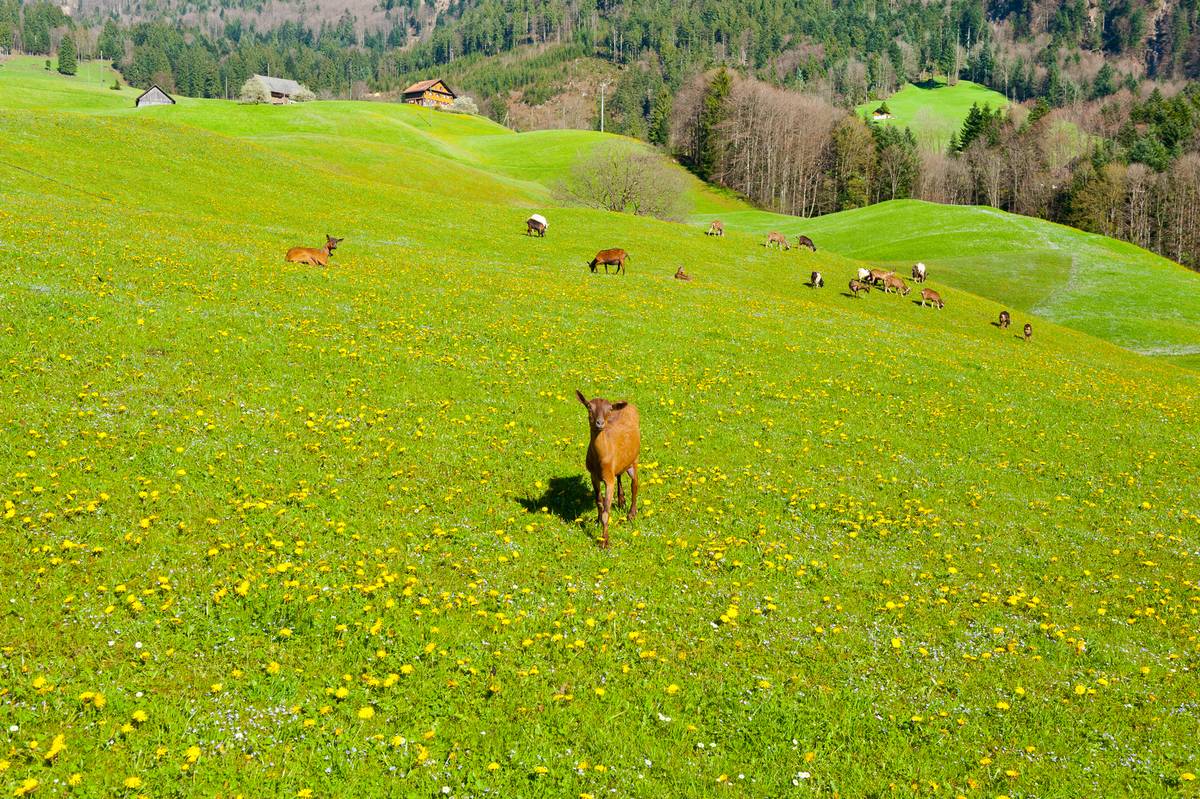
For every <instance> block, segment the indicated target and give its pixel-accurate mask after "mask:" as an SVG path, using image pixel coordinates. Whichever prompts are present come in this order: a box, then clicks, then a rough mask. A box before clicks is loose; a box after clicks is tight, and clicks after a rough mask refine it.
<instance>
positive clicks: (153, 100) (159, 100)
mask: <svg viewBox="0 0 1200 799" xmlns="http://www.w3.org/2000/svg"><path fill="white" fill-rule="evenodd" d="M133 104H134V105H135V106H136V107H138V108H144V107H146V106H148V105H175V98H174V97H172V96H171V95H169V94H167V93H166V92H164V91H163V90H162V89H160V88H158V84H155V85H153V86H151V87H150V88H149V89H146V91H144V92H142V93H141V94H139V95H138V98H137V99H136V100H134V101H133Z"/></svg>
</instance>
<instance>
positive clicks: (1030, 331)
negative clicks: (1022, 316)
mask: <svg viewBox="0 0 1200 799" xmlns="http://www.w3.org/2000/svg"><path fill="white" fill-rule="evenodd" d="M1032 338H1033V325H1031V324H1029V323H1028V322H1026V323H1025V340H1026V341H1029V340H1030V339H1032Z"/></svg>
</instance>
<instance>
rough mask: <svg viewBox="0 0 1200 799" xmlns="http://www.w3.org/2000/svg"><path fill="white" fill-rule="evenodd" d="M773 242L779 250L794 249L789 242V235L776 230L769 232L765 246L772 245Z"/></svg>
mask: <svg viewBox="0 0 1200 799" xmlns="http://www.w3.org/2000/svg"><path fill="white" fill-rule="evenodd" d="M772 244H774V245H775V248H776V249H779V250H790V249H792V245H790V244H788V240H787V236H785V235H783V234H782V233H779V232H777V231H774V230H772V231H771V232H770V233H768V234H767V243H766V244H765V245H764V246H766V247H770V246H771V245H772Z"/></svg>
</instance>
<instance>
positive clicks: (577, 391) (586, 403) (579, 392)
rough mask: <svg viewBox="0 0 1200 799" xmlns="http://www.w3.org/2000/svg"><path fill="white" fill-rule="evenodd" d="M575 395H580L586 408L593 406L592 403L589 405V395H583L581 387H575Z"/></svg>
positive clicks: (580, 399)
mask: <svg viewBox="0 0 1200 799" xmlns="http://www.w3.org/2000/svg"><path fill="white" fill-rule="evenodd" d="M575 396H576V397H579V401H580V402H582V403H583V406H584V407H585V408H590V407H592V406H591V405H588V401H587V397H585V396H583V392H582V391H580V390H579V389H575Z"/></svg>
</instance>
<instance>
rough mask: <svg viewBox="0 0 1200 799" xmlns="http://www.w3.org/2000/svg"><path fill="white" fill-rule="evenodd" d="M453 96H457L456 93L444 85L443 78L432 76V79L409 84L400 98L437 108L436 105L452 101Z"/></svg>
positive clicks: (404, 100)
mask: <svg viewBox="0 0 1200 799" xmlns="http://www.w3.org/2000/svg"><path fill="white" fill-rule="evenodd" d="M455 97H458V95H457V94H455V93H454V90H453V89H451V88H450V87H449V86H447V85H446V82H445V81H444V80H442V79H441V78H434V79H433V80H423V81H419V82H417V83H414V84H413V85H412V86H409V87H408V88H407V89H405V90H404V95H403V97H402V98H401V99H402V100H403V102H406V103H413V104H414V105H423V106H425V107H426V108H437V107H438V106H443V105H450V103H452V102H454V98H455Z"/></svg>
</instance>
